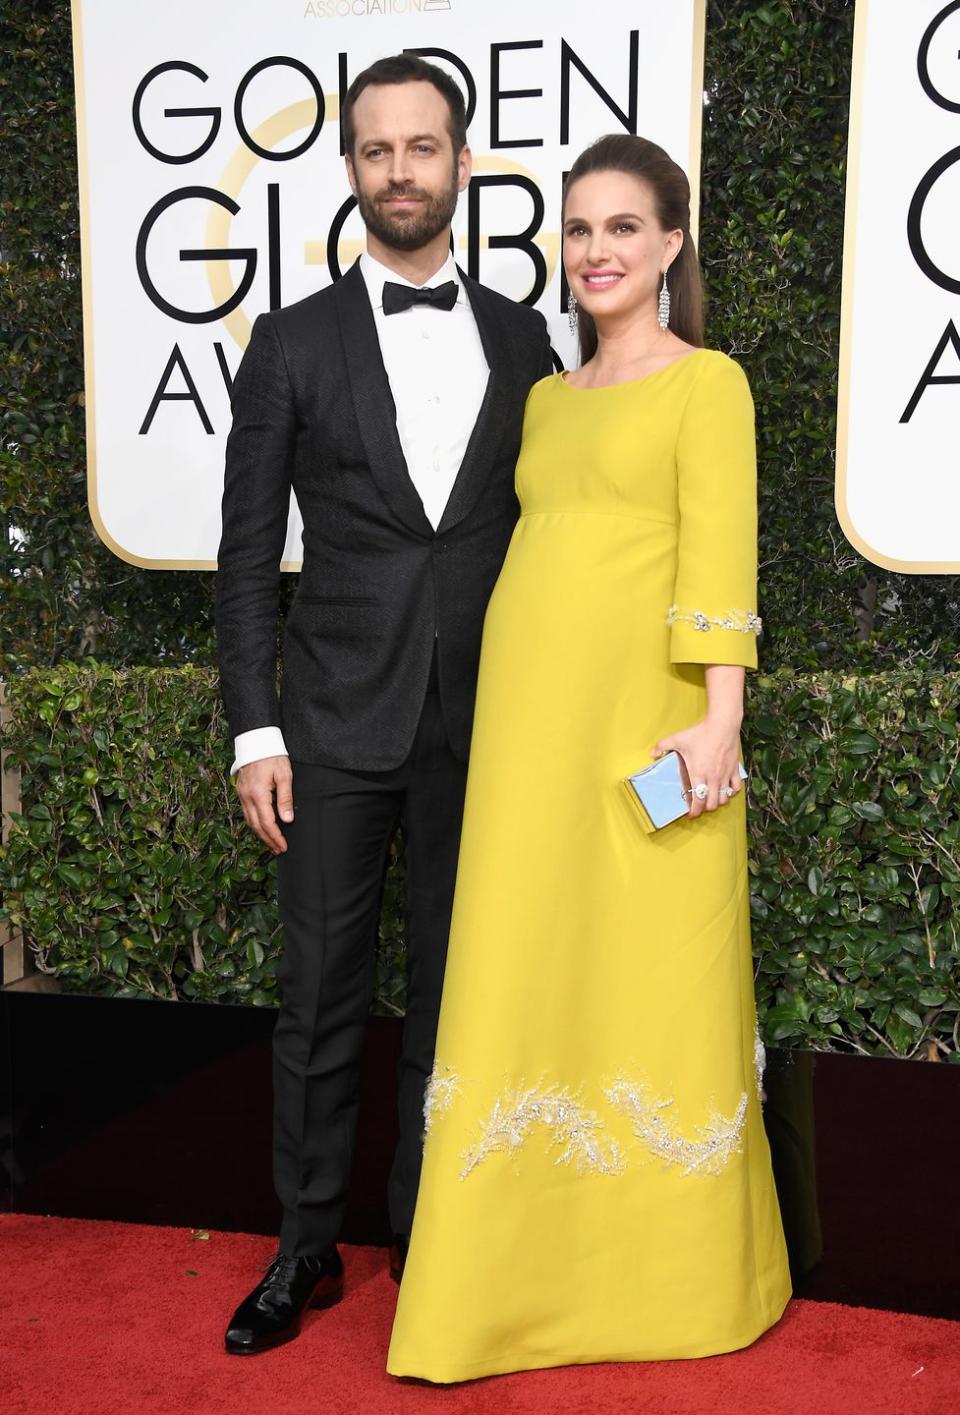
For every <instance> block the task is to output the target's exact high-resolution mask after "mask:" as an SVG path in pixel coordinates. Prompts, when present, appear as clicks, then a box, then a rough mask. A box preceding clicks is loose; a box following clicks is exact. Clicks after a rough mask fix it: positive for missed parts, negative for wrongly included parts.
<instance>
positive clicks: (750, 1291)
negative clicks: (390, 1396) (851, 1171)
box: [388, 350, 790, 1381]
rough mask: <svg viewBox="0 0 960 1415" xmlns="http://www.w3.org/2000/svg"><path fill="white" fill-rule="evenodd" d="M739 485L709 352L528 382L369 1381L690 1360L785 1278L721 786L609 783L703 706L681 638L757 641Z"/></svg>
mask: <svg viewBox="0 0 960 1415" xmlns="http://www.w3.org/2000/svg"><path fill="white" fill-rule="evenodd" d="M755 482H756V471H755V450H754V430H753V407H752V402H751V398H750V392H749V389H748V386H747V382H746V379H745V377H744V375H743V373H742V371H741V370H740V368H739V367H738V366H737V365H736V364H735V363H733V362H732V361H731V360H730V359H728V358H726V357H725V356H724V355H722V354H719V353H715V352H712V351H708V350H698V351H696V352H695V353H693V354H690V355H687V356H685V357H683V358H681V359H680V360H678V361H677V362H675V363H674V364H672V365H670V366H668V367H667V368H665V369H662V370H660V371H659V372H657V373H654V374H652V375H650V376H648V377H646V378H643V379H639V380H635V381H633V382H630V383H624V384H619V385H615V386H611V387H606V388H599V389H578V388H576V387H574V386H572V385H569V384H567V383H566V382H565V381H564V379H563V378H562V376H560V375H557V376H554V377H552V378H547V379H544V380H543V381H542V382H540V383H539V384H537V385H536V386H535V387H534V389H533V390H532V392H531V394H530V399H529V402H528V405H527V411H526V420H525V425H524V435H523V445H522V450H521V455H520V461H519V464H518V468H517V488H518V493H519V496H520V502H521V510H522V515H521V518H520V521H519V523H518V525H517V528H516V531H515V534H514V537H513V540H512V542H511V545H510V549H509V552H508V555H507V559H506V562H505V564H504V567H503V571H502V574H501V576H500V579H499V582H498V584H497V587H496V589H495V591H494V594H493V598H492V599H491V602H490V607H489V610H488V613H487V619H486V625H485V630H484V641H483V655H482V662H481V671H480V686H479V693H478V700H477V712H476V722H475V729H474V737H473V749H472V756H471V762H470V776H469V785H468V790H467V805H466V815H465V822H464V832H463V842H462V848H461V855H460V869H459V875H458V882H457V894H456V901H455V905H454V915H453V926H452V933H451V940H450V952H449V961H448V965H447V976H446V983H445V988H444V997H443V1006H442V1011H441V1019H440V1029H439V1035H438V1041H437V1053H436V1066H435V1069H434V1073H433V1077H432V1079H431V1082H430V1085H429V1087H428V1091H427V1097H426V1106H425V1116H426V1129H427V1135H426V1141H425V1153H424V1167H423V1177H422V1181H421V1187H420V1194H419V1200H418V1206H417V1213H416V1219H415V1223H414V1229H413V1235H412V1241H411V1247H410V1253H409V1257H408V1260H407V1266H406V1271H405V1275H404V1279H403V1284H402V1288H401V1292H400V1300H399V1306H398V1309H397V1317H396V1324H395V1327H394V1333H393V1340H392V1344H391V1348H390V1356H389V1363H388V1368H389V1370H390V1371H392V1372H393V1373H394V1374H395V1375H409V1376H420V1377H424V1378H426V1379H428V1380H432V1381H456V1380H465V1379H469V1378H471V1377H476V1376H482V1375H489V1374H492V1373H495V1372H501V1371H515V1370H521V1369H525V1368H530V1367H540V1366H555V1365H564V1364H569V1363H574V1362H587V1361H627V1360H648V1359H657V1358H664V1357H692V1356H705V1355H709V1354H712V1353H716V1352H721V1351H730V1350H733V1349H735V1348H737V1347H742V1346H745V1345H747V1344H748V1343H750V1342H752V1341H753V1340H755V1338H756V1337H758V1336H759V1335H760V1334H761V1333H762V1332H763V1331H765V1330H766V1329H767V1328H768V1327H770V1326H771V1325H772V1324H773V1323H774V1322H775V1321H776V1320H777V1319H778V1317H779V1316H780V1314H781V1312H782V1311H783V1308H784V1305H785V1303H786V1302H787V1300H788V1297H789V1295H790V1281H789V1274H788V1269H787V1259H786V1253H785V1249H784V1241H783V1233H782V1229H781V1224H780V1216H779V1211H778V1207H777V1199H776V1194H775V1191H774V1185H773V1177H772V1173H771V1167H770V1155H769V1151H768V1147H767V1141H766V1137H765V1134H764V1129H763V1120H762V1116H761V1109H760V1101H759V1089H760V1072H761V1068H762V1048H760V1046H759V1042H758V1040H757V1036H756V1014H755V1004H754V992H753V972H752V960H751V950H750V921H749V901H748V891H747V868H746V830H745V796H744V794H743V793H741V794H740V795H738V796H736V797H734V799H733V800H732V801H731V802H730V804H729V805H727V806H724V807H723V808H722V809H720V810H718V811H716V812H715V813H711V814H704V815H703V816H701V817H700V818H699V819H698V820H681V821H679V822H677V823H676V824H674V825H671V826H668V827H667V828H665V829H664V830H662V831H660V832H658V833H656V834H652V835H648V834H645V833H644V832H643V830H642V829H641V828H640V825H639V822H638V820H637V817H636V815H635V813H634V810H633V808H632V807H631V804H630V802H629V800H628V798H627V796H626V794H625V791H624V788H623V785H622V782H623V779H624V778H625V777H626V776H628V775H629V774H631V773H633V772H635V771H637V770H638V769H639V768H640V767H641V766H644V765H646V764H647V763H648V762H649V761H650V759H651V748H652V747H653V744H654V743H655V742H656V741H657V740H658V739H659V738H660V737H661V736H664V735H666V734H668V733H670V732H672V731H675V730H678V729H680V728H682V727H686V726H689V725H691V724H693V723H695V722H697V721H698V720H699V719H700V718H701V717H702V716H703V714H704V712H705V709H706V705H707V699H706V689H705V684H704V667H703V665H704V664H712V663H726V664H742V665H745V666H747V667H753V666H755V664H756V633H757V630H758V628H759V624H758V620H757V618H756V614H755V607H756V602H755V581H756V490H755Z"/></svg>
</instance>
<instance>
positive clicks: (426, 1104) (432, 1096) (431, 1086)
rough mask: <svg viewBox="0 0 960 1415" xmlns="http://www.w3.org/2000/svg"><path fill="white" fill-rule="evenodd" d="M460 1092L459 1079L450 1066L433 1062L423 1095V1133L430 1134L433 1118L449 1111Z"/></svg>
mask: <svg viewBox="0 0 960 1415" xmlns="http://www.w3.org/2000/svg"><path fill="white" fill-rule="evenodd" d="M459 1090H460V1078H459V1076H458V1075H457V1073H456V1072H455V1071H454V1070H453V1068H452V1067H450V1066H441V1065H440V1063H439V1062H434V1065H433V1070H432V1071H431V1072H430V1079H429V1080H428V1081H427V1085H426V1089H425V1090H424V1093H423V1133H424V1134H425V1135H429V1134H430V1127H431V1126H432V1124H433V1120H434V1116H437V1115H440V1114H441V1113H442V1112H443V1111H445V1110H449V1109H450V1107H451V1105H453V1100H454V1097H455V1096H456V1095H457V1093H458V1091H459Z"/></svg>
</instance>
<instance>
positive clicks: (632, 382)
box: [557, 349, 710, 393]
mask: <svg viewBox="0 0 960 1415" xmlns="http://www.w3.org/2000/svg"><path fill="white" fill-rule="evenodd" d="M709 353H710V350H709V349H691V351H690V353H689V354H681V355H680V357H679V359H674V360H673V362H672V363H669V364H664V366H663V368H658V369H654V370H653V372H652V373H645V374H641V376H640V377H639V378H625V379H624V380H623V382H622V383H600V384H598V385H597V386H596V387H594V388H578V387H577V385H576V384H575V383H568V382H567V380H566V378H565V377H564V373H566V372H567V370H566V369H564V370H563V372H562V373H558V374H557V378H558V379H559V380H560V384H561V386H562V387H564V388H569V389H571V390H572V391H573V392H574V393H605V392H607V391H608V390H609V389H611V388H635V387H636V385H637V384H638V383H649V382H650V380H651V378H659V377H660V375H661V374H662V373H669V372H670V370H671V369H672V368H676V367H677V365H678V364H685V363H686V362H687V360H688V359H695V358H696V357H697V355H698V354H709Z"/></svg>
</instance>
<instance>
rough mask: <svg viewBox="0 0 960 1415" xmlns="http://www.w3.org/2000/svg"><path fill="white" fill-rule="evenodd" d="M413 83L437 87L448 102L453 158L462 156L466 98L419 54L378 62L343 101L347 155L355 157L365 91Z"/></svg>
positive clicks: (343, 126)
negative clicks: (356, 119)
mask: <svg viewBox="0 0 960 1415" xmlns="http://www.w3.org/2000/svg"><path fill="white" fill-rule="evenodd" d="M410 83H428V84H433V86H434V88H435V89H436V90H437V92H438V93H441V94H442V95H443V97H444V98H445V99H446V100H447V108H448V110H449V115H450V116H449V122H448V124H447V126H448V129H449V132H450V140H451V142H452V143H453V155H454V157H459V156H460V152H461V150H462V149H463V148H464V147H466V145H467V110H466V105H465V104H464V101H463V94H462V93H461V92H460V88H459V86H458V85H457V83H456V82H455V81H454V80H453V79H452V78H451V77H450V75H449V74H447V73H445V72H444V71H443V69H439V68H437V66H436V64H428V63H427V62H426V60H425V59H421V58H419V57H418V56H417V55H416V54H391V55H390V56H389V57H388V58H386V59H378V60H377V61H376V63H375V64H371V65H370V67H369V68H368V69H364V70H363V72H362V73H360V74H358V75H357V77H356V78H355V79H354V81H353V83H352V84H351V85H350V87H349V89H348V90H347V96H346V98H345V99H344V100H343V108H342V109H341V112H340V125H341V127H342V129H343V149H344V152H346V153H347V154H348V155H349V156H350V157H351V158H352V157H353V150H354V146H355V144H356V140H357V134H356V129H355V128H354V125H353V108H354V104H355V103H356V101H357V99H358V98H359V97H360V95H361V93H363V90H364V89H365V88H370V87H371V86H372V85H373V84H410Z"/></svg>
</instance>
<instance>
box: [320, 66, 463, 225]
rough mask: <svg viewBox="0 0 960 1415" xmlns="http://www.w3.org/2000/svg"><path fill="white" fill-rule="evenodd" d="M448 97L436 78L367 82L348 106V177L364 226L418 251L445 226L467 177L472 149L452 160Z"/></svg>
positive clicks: (454, 208) (450, 218) (450, 217)
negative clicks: (350, 122) (350, 112)
mask: <svg viewBox="0 0 960 1415" xmlns="http://www.w3.org/2000/svg"><path fill="white" fill-rule="evenodd" d="M449 116H450V114H449V109H448V107H447V101H446V99H445V98H444V97H443V94H442V93H440V92H439V91H438V90H437V89H435V88H434V86H433V84H431V83H425V82H421V81H420V80H416V81H414V82H411V83H405V84H371V85H370V87H369V88H365V89H364V90H363V92H362V93H361V95H360V97H359V98H358V99H357V102H356V104H355V105H354V110H353V120H354V133H355V144H354V151H353V156H352V158H351V156H350V155H349V154H348V156H347V175H348V177H349V179H350V186H351V187H352V188H353V191H354V195H355V196H356V198H357V202H358V204H359V207H360V215H361V216H362V217H363V220H364V224H365V225H366V227H367V230H368V231H370V232H371V233H372V234H373V235H374V236H376V237H377V239H378V240H380V241H382V242H383V244H384V245H385V246H389V247H390V248H392V249H393V250H397V251H416V250H420V248H421V247H422V246H426V245H429V243H430V242H431V241H432V240H434V239H435V238H436V237H437V236H438V235H440V233H441V232H442V231H443V230H445V228H446V227H447V226H449V224H450V221H451V220H452V218H453V213H454V211H455V210H456V206H457V196H458V195H459V193H460V192H462V191H463V189H464V188H465V187H466V185H467V183H468V182H469V180H470V150H469V148H466V147H465V148H464V149H463V151H462V152H461V153H460V154H459V156H458V157H457V158H456V159H454V155H453V142H452V140H451V137H450V131H449Z"/></svg>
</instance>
